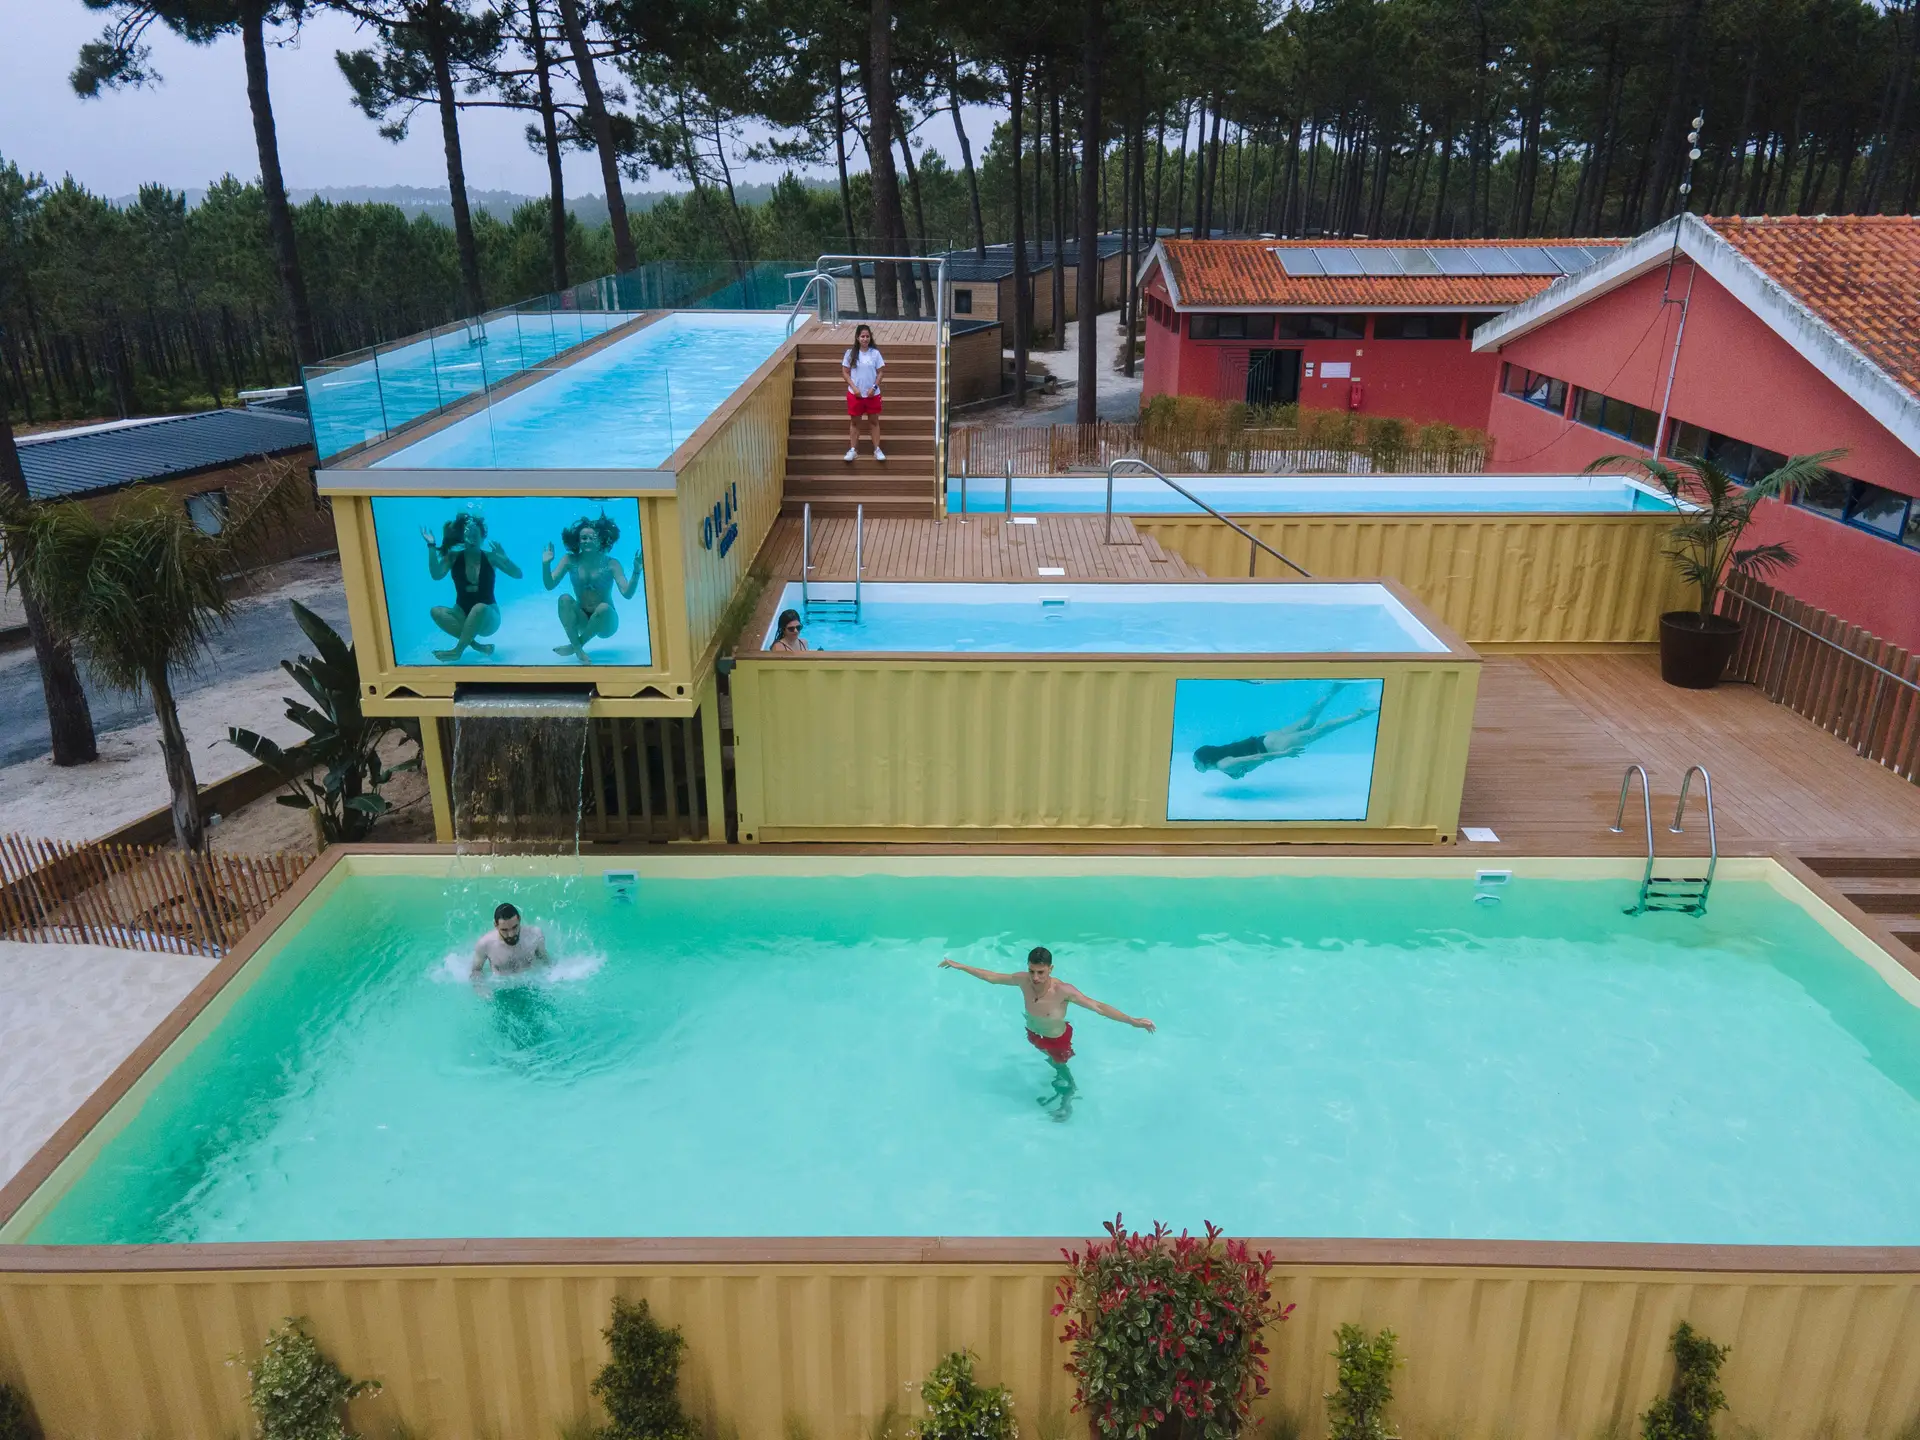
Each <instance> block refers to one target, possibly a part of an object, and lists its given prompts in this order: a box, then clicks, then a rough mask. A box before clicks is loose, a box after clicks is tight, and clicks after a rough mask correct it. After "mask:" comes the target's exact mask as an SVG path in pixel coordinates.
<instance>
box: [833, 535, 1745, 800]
mask: <svg viewBox="0 0 1920 1440" xmlns="http://www.w3.org/2000/svg"><path fill="white" fill-rule="evenodd" d="M866 533H867V507H866V505H865V504H864V503H862V504H859V505H855V506H854V507H853V623H854V624H856V625H858V624H859V623H860V571H861V569H862V568H863V565H862V562H861V559H860V542H861V541H862V540H863V539H864V538H865V537H866ZM1702 773H1703V774H1704V773H1705V772H1704V771H1703V772H1702ZM1680 803H1681V804H1682V805H1684V804H1686V803H1687V795H1686V791H1685V790H1684V789H1682V790H1681V792H1680ZM1707 813H1708V814H1709V815H1711V814H1712V813H1713V802H1712V801H1708V802H1707ZM1675 818H1676V819H1677V818H1678V817H1677V816H1676V817H1675Z"/></svg>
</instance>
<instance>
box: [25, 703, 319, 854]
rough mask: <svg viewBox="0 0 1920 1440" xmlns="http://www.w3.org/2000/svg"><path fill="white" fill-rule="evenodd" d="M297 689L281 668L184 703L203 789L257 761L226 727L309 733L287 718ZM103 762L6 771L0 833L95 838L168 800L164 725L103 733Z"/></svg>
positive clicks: (43, 763) (38, 764) (31, 763)
mask: <svg viewBox="0 0 1920 1440" xmlns="http://www.w3.org/2000/svg"><path fill="white" fill-rule="evenodd" d="M297 688H298V687H296V686H295V685H294V683H293V682H292V681H291V680H289V679H288V678H287V677H286V676H285V675H284V674H282V673H281V672H280V671H279V670H270V671H267V672H265V673H262V674H257V675H250V676H248V677H246V678H244V679H241V680H233V681H229V682H228V683H226V684H223V685H216V686H210V687H209V688H207V689H205V690H201V691H199V692H197V693H195V694H193V695H189V696H188V697H187V698H186V699H184V700H182V701H181V702H180V725H181V728H182V729H183V730H185V731H186V735H187V744H188V745H189V746H190V747H191V749H192V752H193V768H194V774H195V775H196V776H197V777H198V778H199V781H200V783H201V784H202V785H208V784H211V783H212V782H213V781H215V780H221V779H224V778H225V777H227V776H228V775H231V774H233V773H235V772H236V771H238V770H242V769H245V768H246V767H247V766H248V765H251V764H252V763H253V762H252V761H251V760H250V759H248V758H247V756H246V755H244V754H243V753H242V752H240V751H239V750H237V749H235V748H234V747H233V746H232V745H229V744H228V743H227V727H228V726H229V725H239V726H242V727H244V728H246V729H250V730H258V731H259V732H260V733H261V734H263V735H266V736H268V737H270V738H272V739H274V740H278V741H281V742H282V743H291V742H294V741H297V740H299V739H300V738H301V736H302V734H303V732H302V731H301V730H300V728H299V727H298V726H296V725H293V724H290V723H289V722H288V720H287V718H286V714H285V711H286V697H287V696H288V695H290V694H292V693H295V692H296V690H297ZM99 746H100V758H99V759H98V760H96V761H95V762H94V763H93V764H91V765H76V766H72V767H71V768H67V769H62V768H61V767H59V766H57V765H55V764H54V763H53V762H52V761H51V760H50V759H47V758H45V757H42V758H40V759H37V760H27V761H23V762H22V763H20V764H18V765H9V766H7V767H6V768H4V769H0V830H12V831H15V832H16V833H18V834H22V835H36V836H41V837H44V838H47V839H53V840H90V839H93V838H95V837H96V836H100V835H104V834H106V833H107V832H109V831H111V830H114V829H117V828H118V827H120V826H122V825H125V824H126V823H127V822H128V821H130V820H137V819H139V818H140V817H141V816H142V815H145V814H147V813H148V812H149V811H152V810H157V809H159V808H160V807H161V806H163V805H165V804H166V803H167V802H168V798H169V795H168V790H167V776H166V768H165V765H164V764H163V762H162V760H161V757H160V722H159V721H157V720H149V721H147V722H146V723H144V724H141V725H130V726H128V727H126V728H125V729H121V730H108V731H106V732H104V733H103V734H101V735H100V736H99Z"/></svg>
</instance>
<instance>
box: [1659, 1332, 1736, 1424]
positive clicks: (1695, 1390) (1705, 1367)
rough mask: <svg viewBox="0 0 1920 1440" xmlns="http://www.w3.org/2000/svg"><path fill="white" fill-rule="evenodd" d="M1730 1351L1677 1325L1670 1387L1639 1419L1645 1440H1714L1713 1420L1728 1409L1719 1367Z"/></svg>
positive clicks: (1726, 1347) (1674, 1335) (1729, 1347)
mask: <svg viewBox="0 0 1920 1440" xmlns="http://www.w3.org/2000/svg"><path fill="white" fill-rule="evenodd" d="M1731 1348H1732V1347H1731V1346H1727V1345H1716V1344H1714V1343H1713V1342H1712V1341H1711V1340H1709V1339H1707V1337H1706V1336H1704V1335H1701V1334H1699V1333H1698V1332H1696V1331H1695V1330H1694V1328H1693V1326H1691V1325H1689V1324H1688V1323H1687V1322H1686V1321H1684V1320H1682V1321H1681V1322H1680V1328H1679V1329H1678V1330H1676V1331H1674V1332H1673V1343H1672V1349H1673V1384H1672V1386H1671V1387H1670V1388H1669V1389H1668V1390H1667V1393H1666V1394H1664V1395H1662V1396H1661V1397H1660V1398H1659V1399H1658V1400H1656V1401H1654V1402H1653V1404H1652V1405H1651V1406H1649V1407H1648V1409H1647V1413H1646V1414H1644V1415H1642V1416H1641V1417H1640V1433H1641V1435H1642V1436H1643V1437H1645V1440H1713V1417H1714V1415H1715V1413H1716V1412H1718V1411H1721V1410H1724V1409H1726V1408H1727V1396H1726V1392H1725V1391H1723V1390H1722V1389H1721V1388H1720V1366H1721V1364H1722V1363H1724V1362H1725V1360H1726V1358H1727V1352H1728V1351H1729V1350H1730V1349H1731Z"/></svg>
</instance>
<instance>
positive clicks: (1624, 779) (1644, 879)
mask: <svg viewBox="0 0 1920 1440" xmlns="http://www.w3.org/2000/svg"><path fill="white" fill-rule="evenodd" d="M1635 775H1638V776H1639V777H1640V798H1641V799H1642V800H1643V801H1645V802H1646V803H1645V806H1644V811H1645V814H1646V817H1647V868H1646V872H1645V873H1644V874H1642V875H1641V877H1640V899H1641V903H1642V904H1644V903H1645V902H1646V895H1647V887H1648V886H1649V885H1651V884H1652V883H1653V782H1652V781H1651V780H1649V779H1647V767H1646V766H1644V765H1629V766H1627V771H1626V774H1624V775H1622V776H1621V777H1620V804H1619V806H1618V807H1617V808H1616V809H1615V810H1614V812H1613V824H1612V825H1610V826H1608V827H1607V828H1608V829H1609V830H1611V831H1612V832H1613V833H1614V834H1615V835H1624V834H1626V833H1627V827H1626V825H1625V823H1624V822H1625V821H1626V818H1627V792H1628V791H1629V790H1631V789H1632V788H1633V777H1634V776H1635ZM1636 908H1637V907H1636Z"/></svg>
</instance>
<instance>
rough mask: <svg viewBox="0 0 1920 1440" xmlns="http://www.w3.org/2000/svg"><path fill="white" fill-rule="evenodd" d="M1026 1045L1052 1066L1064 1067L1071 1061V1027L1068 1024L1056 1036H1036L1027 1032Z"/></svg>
mask: <svg viewBox="0 0 1920 1440" xmlns="http://www.w3.org/2000/svg"><path fill="white" fill-rule="evenodd" d="M1027 1043H1028V1044H1030V1045H1031V1046H1033V1048H1034V1049H1036V1050H1038V1051H1039V1052H1040V1053H1041V1054H1042V1055H1044V1056H1046V1057H1047V1059H1049V1060H1051V1061H1053V1063H1054V1064H1056V1065H1064V1064H1066V1063H1067V1061H1069V1060H1071V1059H1073V1026H1072V1025H1071V1024H1069V1025H1068V1026H1067V1028H1066V1029H1064V1030H1062V1031H1061V1032H1060V1033H1059V1034H1058V1035H1037V1034H1035V1033H1034V1032H1033V1031H1031V1030H1029V1031H1027Z"/></svg>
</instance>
